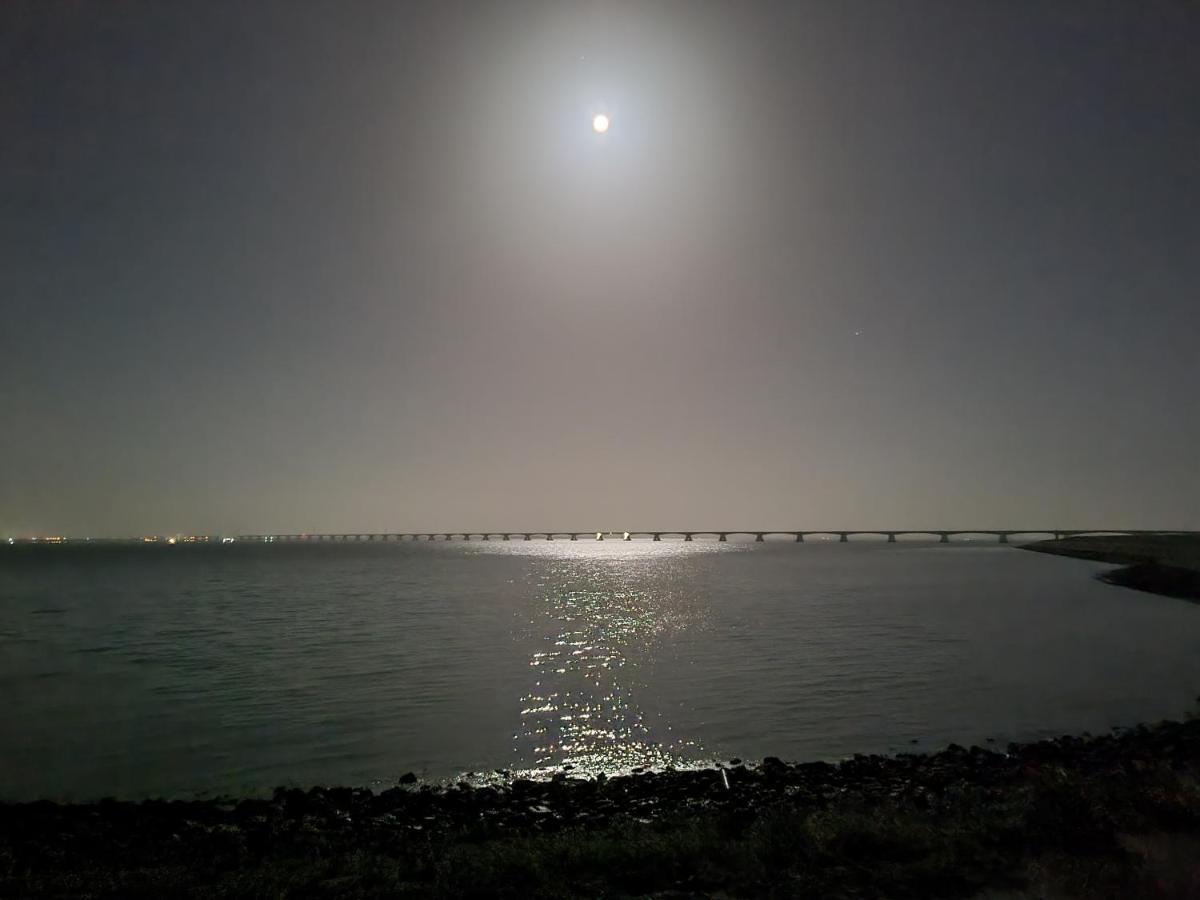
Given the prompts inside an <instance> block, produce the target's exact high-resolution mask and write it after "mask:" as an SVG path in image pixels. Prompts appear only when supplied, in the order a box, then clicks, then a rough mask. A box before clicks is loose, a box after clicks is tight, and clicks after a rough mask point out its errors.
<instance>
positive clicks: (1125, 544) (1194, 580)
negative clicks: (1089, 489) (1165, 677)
mask: <svg viewBox="0 0 1200 900" xmlns="http://www.w3.org/2000/svg"><path fill="white" fill-rule="evenodd" d="M1023 549H1025V550H1036V551H1037V552H1039V553H1053V554H1056V555H1059V556H1071V557H1075V558H1077V559H1090V560H1093V561H1094V562H1105V563H1114V564H1116V565H1119V566H1122V567H1123V568H1120V569H1114V570H1113V571H1111V572H1105V573H1103V574H1102V575H1100V576H1099V577H1100V579H1101V580H1102V581H1105V582H1108V583H1109V584H1115V585H1119V586H1121V587H1129V588H1134V589H1136V590H1139V591H1149V592H1150V593H1154V594H1165V595H1166V596H1168V597H1181V598H1184V599H1188V600H1200V536H1197V535H1194V534H1112V535H1109V534H1095V535H1079V536H1077V537H1069V538H1062V539H1060V540H1053V541H1035V542H1034V543H1032V544H1025V545H1024V547H1023Z"/></svg>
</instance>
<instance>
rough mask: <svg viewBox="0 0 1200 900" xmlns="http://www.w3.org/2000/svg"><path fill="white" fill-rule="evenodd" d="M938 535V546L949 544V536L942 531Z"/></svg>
mask: <svg viewBox="0 0 1200 900" xmlns="http://www.w3.org/2000/svg"><path fill="white" fill-rule="evenodd" d="M940 534H941V537H940V538H938V543H939V544H948V543H950V535H948V534H947V533H946V532H944V531H943V532H940Z"/></svg>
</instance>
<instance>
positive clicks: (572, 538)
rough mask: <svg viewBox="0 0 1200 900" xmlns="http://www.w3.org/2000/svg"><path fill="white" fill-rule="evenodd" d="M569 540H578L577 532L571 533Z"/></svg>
mask: <svg viewBox="0 0 1200 900" xmlns="http://www.w3.org/2000/svg"><path fill="white" fill-rule="evenodd" d="M571 540H573V541H577V540H579V535H577V534H573V535H571Z"/></svg>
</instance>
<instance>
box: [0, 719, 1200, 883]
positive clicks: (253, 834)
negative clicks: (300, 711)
mask: <svg viewBox="0 0 1200 900" xmlns="http://www.w3.org/2000/svg"><path fill="white" fill-rule="evenodd" d="M1198 765H1200V722H1196V721H1189V722H1185V723H1182V724H1178V723H1163V724H1161V725H1158V726H1155V727H1153V728H1139V729H1135V730H1131V731H1122V732H1119V733H1114V734H1111V735H1104V736H1100V737H1095V738H1061V739H1058V740H1055V741H1044V742H1039V743H1035V744H1026V745H1009V748H1008V752H1004V753H1000V752H993V751H990V750H985V749H982V748H978V747H975V748H971V749H970V750H967V749H964V748H961V747H955V746H951V747H950V748H948V749H947V750H945V751H942V752H941V753H937V754H929V755H919V756H918V755H902V756H898V757H855V758H854V759H851V760H847V761H845V762H843V763H841V764H839V765H836V766H834V765H828V764H824V763H810V764H804V765H794V766H793V765H787V764H785V763H782V762H780V761H778V760H773V759H768V760H765V761H764V762H763V764H762V765H760V766H755V767H748V766H744V765H733V766H731V767H728V768H725V769H724V770H705V771H698V772H664V773H647V774H644V775H637V776H626V777H621V778H611V779H603V780H584V779H572V778H567V777H560V778H557V779H555V780H552V781H548V782H529V781H516V782H513V783H512V784H511V785H509V786H507V787H504V788H501V789H497V788H494V787H489V788H469V787H452V788H445V789H443V788H434V787H432V786H429V785H412V786H405V787H397V788H395V789H392V790H389V791H384V792H382V793H378V794H375V793H372V792H370V791H366V790H355V789H349V788H333V789H313V790H311V791H299V790H282V789H281V790H279V791H277V792H276V795H275V797H274V798H273V799H270V800H265V799H264V800H242V801H240V802H231V801H204V802H199V801H195V802H179V801H177V802H165V801H148V802H145V803H139V804H134V803H122V802H115V801H107V802H101V803H99V804H92V805H58V804H53V803H30V804H12V805H5V806H0V896H6V897H8V896H12V897H22V896H36V897H49V896H85V897H116V896H120V897H151V896H154V897H159V896H184V897H214V896H216V897H251V896H253V897H285V896H286V897H383V896H397V895H402V896H415V897H626V896H647V895H649V896H661V897H668V896H669V897H684V896H710V895H719V896H726V897H751V896H813V897H979V896H987V897H996V898H1000V897H1026V896H1028V897H1033V896H1038V897H1041V896H1053V897H1113V898H1116V897H1122V898H1125V897H1133V898H1138V897H1190V896H1198V895H1200V866H1197V864H1196V860H1198V859H1200V854H1198V853H1197V852H1196V851H1197V849H1200V780H1198V778H1197V774H1198V768H1197V767H1198ZM726 783H728V787H726V786H725V785H726Z"/></svg>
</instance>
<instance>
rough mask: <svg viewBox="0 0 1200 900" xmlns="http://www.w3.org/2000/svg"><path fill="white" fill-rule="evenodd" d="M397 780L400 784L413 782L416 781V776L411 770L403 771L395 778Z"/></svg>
mask: <svg viewBox="0 0 1200 900" xmlns="http://www.w3.org/2000/svg"><path fill="white" fill-rule="evenodd" d="M397 781H398V782H399V783H400V784H415V783H416V781H417V776H416V775H415V774H414V773H412V772H405V773H404V774H403V775H401V776H400V777H399V778H398V779H397Z"/></svg>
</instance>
